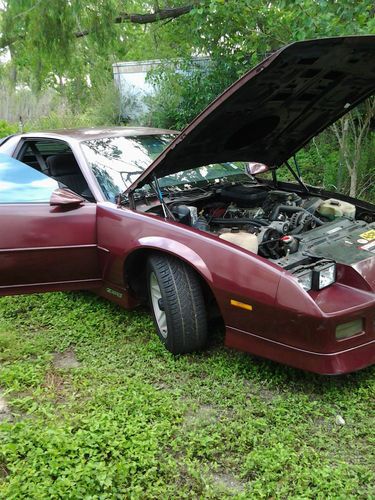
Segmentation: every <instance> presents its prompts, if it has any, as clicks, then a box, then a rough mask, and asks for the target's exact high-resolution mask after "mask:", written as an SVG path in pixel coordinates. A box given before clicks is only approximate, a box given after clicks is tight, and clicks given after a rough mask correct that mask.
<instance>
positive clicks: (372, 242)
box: [359, 241, 375, 253]
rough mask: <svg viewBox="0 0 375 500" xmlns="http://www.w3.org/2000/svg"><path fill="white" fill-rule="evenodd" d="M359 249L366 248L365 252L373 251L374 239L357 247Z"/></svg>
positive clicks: (374, 248) (374, 249)
mask: <svg viewBox="0 0 375 500" xmlns="http://www.w3.org/2000/svg"><path fill="white" fill-rule="evenodd" d="M359 248H360V249H361V250H366V251H367V252H371V253H375V241H371V242H370V243H367V245H363V247H359Z"/></svg>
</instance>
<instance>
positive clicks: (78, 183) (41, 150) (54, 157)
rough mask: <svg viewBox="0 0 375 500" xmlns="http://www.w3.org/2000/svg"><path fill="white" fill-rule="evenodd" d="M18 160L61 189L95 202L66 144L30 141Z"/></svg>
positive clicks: (49, 140) (44, 140)
mask: <svg viewBox="0 0 375 500" xmlns="http://www.w3.org/2000/svg"><path fill="white" fill-rule="evenodd" d="M18 158H19V159H20V160H22V161H23V162H24V163H27V164H28V165H30V166H32V167H33V168H35V169H37V170H39V171H41V172H43V173H44V174H46V175H48V177H51V178H52V179H55V180H56V181H57V182H58V183H59V186H60V187H67V188H69V189H71V190H72V191H74V192H75V193H77V194H79V195H80V196H82V197H84V198H86V199H87V200H89V201H94V198H93V196H92V194H91V191H90V188H89V186H88V184H87V181H86V179H85V177H84V175H83V174H82V172H81V169H80V167H79V165H78V163H77V160H76V159H75V156H74V154H73V152H72V150H71V149H70V147H69V145H68V144H67V143H66V142H64V141H56V140H51V139H43V140H30V141H27V142H25V144H24V146H23V147H22V149H21V152H20V154H19V156H18Z"/></svg>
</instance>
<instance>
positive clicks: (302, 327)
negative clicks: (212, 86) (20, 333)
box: [0, 36, 375, 374]
mask: <svg viewBox="0 0 375 500" xmlns="http://www.w3.org/2000/svg"><path fill="white" fill-rule="evenodd" d="M374 90H375V37H374V36H363V37H345V38H330V39H329V38H328V39H321V40H311V41H306V42H298V43H294V44H291V45H289V46H287V47H285V48H283V49H280V50H279V51H277V52H276V53H274V54H272V55H271V56H270V57H268V58H267V59H266V60H265V61H263V62H262V63H261V64H259V65H258V66H256V67H255V68H253V69H252V70H251V71H249V72H248V73H247V74H245V75H244V76H243V77H242V78H241V79H240V80H238V81H237V82H236V83H234V84H233V85H232V86H231V87H230V88H228V89H227V90H226V91H225V92H224V93H223V94H222V95H221V96H219V97H218V98H217V99H216V100H215V101H214V102H213V103H212V104H211V105H210V106H209V107H208V108H207V109H206V110H205V111H203V112H202V113H201V114H200V115H199V116H198V117H197V118H196V119H195V120H194V121H193V122H192V123H191V124H190V125H189V126H188V127H187V128H186V129H185V130H184V131H183V132H182V133H180V134H179V133H177V132H174V131H170V130H158V129H150V128H127V127H123V128H120V127H119V128H110V129H100V130H99V129H80V130H61V131H52V132H40V133H24V134H17V135H14V136H9V137H7V138H5V139H3V140H2V141H1V145H0V152H1V153H3V154H2V155H1V159H0V221H1V236H0V295H9V294H19V293H30V292H42V291H53V290H74V289H87V290H93V291H94V292H96V293H98V294H99V295H101V296H103V297H106V298H108V299H109V300H112V301H114V302H116V303H118V304H120V305H122V306H124V307H126V308H132V307H135V306H137V305H138V304H139V303H141V302H143V301H148V302H149V304H150V306H151V309H152V313H153V316H154V319H155V324H156V329H157V332H158V335H159V337H160V339H161V341H162V342H163V343H164V345H165V347H166V348H167V349H168V350H169V351H171V352H172V353H174V354H183V353H187V352H191V351H196V350H199V349H202V348H203V347H204V345H205V342H206V337H207V321H208V319H209V317H210V315H211V314H212V313H213V312H215V311H216V313H217V314H219V315H220V317H221V318H222V320H223V322H224V324H225V342H226V345H227V346H230V347H233V348H236V349H239V350H243V351H247V352H250V353H253V354H255V355H260V356H263V357H266V358H269V359H272V360H275V361H278V362H281V363H285V364H288V365H291V366H294V367H297V368H301V369H305V370H309V371H313V372H317V373H321V374H339V373H346V372H350V371H354V370H358V369H361V368H363V367H366V366H369V365H371V364H373V363H374V362H375V206H374V205H371V204H369V203H366V202H363V201H360V200H357V199H352V198H348V197H345V196H343V195H340V194H338V193H331V192H327V191H324V190H322V189H319V188H316V187H310V186H307V185H306V184H304V182H303V180H302V178H301V176H300V174H299V169H298V165H296V164H293V165H292V162H290V161H289V159H290V158H292V157H293V156H294V155H295V153H296V152H297V151H298V150H300V149H301V148H302V147H303V146H304V145H305V144H306V143H307V142H308V141H309V140H310V139H311V138H313V137H314V136H315V135H316V134H317V133H319V132H320V131H322V130H324V129H325V128H326V127H328V126H329V125H330V124H332V123H333V122H334V121H336V120H337V119H338V118H340V117H341V116H342V115H343V114H344V113H346V112H347V111H349V110H350V109H352V108H353V107H354V106H356V105H357V104H359V103H360V102H362V101H363V100H365V99H366V98H367V97H369V96H370V95H372V94H373V93H374ZM18 160H20V161H18ZM21 162H22V163H21ZM283 165H284V166H286V168H287V170H288V172H289V173H290V176H292V178H293V179H294V181H295V182H293V183H291V182H281V180H280V176H278V172H279V170H278V169H279V168H280V167H282V166H283Z"/></svg>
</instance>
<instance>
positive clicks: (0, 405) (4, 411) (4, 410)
mask: <svg viewBox="0 0 375 500" xmlns="http://www.w3.org/2000/svg"><path fill="white" fill-rule="evenodd" d="M11 418H12V414H11V412H10V409H9V406H8V405H7V402H6V401H5V399H4V398H3V397H2V393H1V392H0V422H3V421H4V420H10V419H11Z"/></svg>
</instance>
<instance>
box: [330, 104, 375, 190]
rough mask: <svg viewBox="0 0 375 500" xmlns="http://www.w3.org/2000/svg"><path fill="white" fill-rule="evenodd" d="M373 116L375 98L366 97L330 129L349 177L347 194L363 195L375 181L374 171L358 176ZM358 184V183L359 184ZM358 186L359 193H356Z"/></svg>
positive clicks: (374, 115)
mask: <svg viewBox="0 0 375 500" xmlns="http://www.w3.org/2000/svg"><path fill="white" fill-rule="evenodd" d="M374 117H375V98H374V97H372V98H370V99H367V101H366V102H365V104H364V106H362V107H361V108H360V109H355V110H353V111H352V112H351V113H348V114H346V115H345V116H343V117H342V118H340V120H338V121H337V122H336V123H335V124H334V125H333V126H332V129H333V131H334V133H335V136H336V138H337V142H338V145H339V147H340V154H341V157H342V160H343V162H344V164H345V167H346V169H347V172H348V175H349V178H350V187H349V195H350V196H353V198H354V197H356V196H357V195H359V196H360V195H363V194H364V193H365V192H366V190H367V189H369V188H370V187H372V186H373V184H374V182H375V172H374V170H373V169H372V170H370V171H368V172H365V175H363V176H362V178H360V174H361V172H360V165H361V158H362V155H363V151H364V149H365V147H364V146H365V142H366V141H367V140H368V133H369V130H370V124H371V121H372V120H373V119H374ZM359 184H360V185H359ZM358 188H360V193H358Z"/></svg>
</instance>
